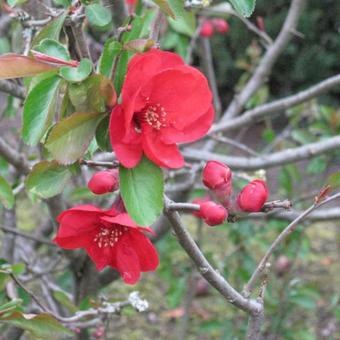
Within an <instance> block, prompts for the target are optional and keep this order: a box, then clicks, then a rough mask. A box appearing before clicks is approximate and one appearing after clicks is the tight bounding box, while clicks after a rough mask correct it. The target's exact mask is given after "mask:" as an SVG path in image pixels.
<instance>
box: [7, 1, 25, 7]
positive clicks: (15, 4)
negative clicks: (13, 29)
mask: <svg viewBox="0 0 340 340" xmlns="http://www.w3.org/2000/svg"><path fill="white" fill-rule="evenodd" d="M25 2H27V0H7V3H8V5H9V6H10V7H15V6H17V5H22V4H24V3H25Z"/></svg>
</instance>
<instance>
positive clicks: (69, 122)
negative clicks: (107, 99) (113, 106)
mask: <svg viewBox="0 0 340 340" xmlns="http://www.w3.org/2000/svg"><path fill="white" fill-rule="evenodd" d="M103 117H104V115H102V114H98V113H88V112H77V113H74V114H72V115H71V116H70V117H67V118H65V119H63V120H61V121H60V122H58V123H57V124H56V125H55V126H54V127H53V129H52V131H51V132H50V134H49V136H48V138H47V141H46V144H45V146H46V148H47V150H48V151H49V152H50V153H51V154H52V156H53V157H54V158H55V159H56V160H57V161H58V162H59V163H61V164H71V163H74V162H76V161H77V160H78V159H79V158H80V157H82V156H83V155H84V153H85V151H86V150H87V148H88V146H89V145H90V143H91V140H92V138H93V137H94V134H95V131H96V128H97V126H98V124H99V122H100V121H101V119H102V118H103Z"/></svg>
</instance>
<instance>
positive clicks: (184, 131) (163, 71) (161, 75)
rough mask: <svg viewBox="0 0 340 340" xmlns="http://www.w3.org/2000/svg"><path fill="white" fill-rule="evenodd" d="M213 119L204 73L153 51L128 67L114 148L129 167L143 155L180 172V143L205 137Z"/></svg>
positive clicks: (114, 118)
mask: <svg viewBox="0 0 340 340" xmlns="http://www.w3.org/2000/svg"><path fill="white" fill-rule="evenodd" d="M213 118H214V109H213V105H212V94H211V91H210V89H209V86H208V81H207V79H206V78H205V77H204V75H203V74H202V73H201V72H199V71H198V70H196V69H195V68H193V67H190V66H187V65H185V64H184V61H183V60H182V58H180V57H179V56H178V55H177V54H175V53H171V52H164V51H160V50H157V49H151V50H149V51H148V52H146V53H144V54H137V55H135V56H134V57H133V58H132V59H131V61H130V62H129V64H128V70H127V74H126V78H125V81H124V84H123V88H122V93H121V104H119V105H117V106H115V107H114V109H113V110H112V113H111V119H110V140H111V145H112V148H113V150H114V152H115V154H116V157H117V158H118V160H119V161H120V162H121V164H122V165H123V166H125V167H127V168H133V167H134V166H136V165H137V164H138V162H139V161H140V159H141V158H142V155H143V153H144V154H145V155H146V156H147V157H148V158H149V159H150V160H151V161H152V162H154V163H155V164H157V165H158V166H160V167H166V168H180V167H182V166H183V165H184V159H183V156H182V155H181V153H180V152H179V149H178V146H177V144H178V143H187V142H193V141H195V140H198V139H199V138H201V137H202V136H204V135H205V134H206V133H207V131H208V130H209V128H210V126H211V124H212V122H213Z"/></svg>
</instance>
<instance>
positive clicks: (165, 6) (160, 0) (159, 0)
mask: <svg viewBox="0 0 340 340" xmlns="http://www.w3.org/2000/svg"><path fill="white" fill-rule="evenodd" d="M152 1H153V2H154V3H155V4H156V5H158V6H159V8H160V9H161V10H162V12H164V13H165V14H167V15H169V16H170V17H172V18H174V19H175V17H176V16H175V13H174V11H173V9H172V8H171V6H170V5H169V2H168V1H167V0H152Z"/></svg>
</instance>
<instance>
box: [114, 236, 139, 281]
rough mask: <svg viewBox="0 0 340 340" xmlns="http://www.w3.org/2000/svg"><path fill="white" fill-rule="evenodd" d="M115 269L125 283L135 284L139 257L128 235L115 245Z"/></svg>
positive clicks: (137, 276)
mask: <svg viewBox="0 0 340 340" xmlns="http://www.w3.org/2000/svg"><path fill="white" fill-rule="evenodd" d="M116 260H117V268H116V269H117V270H118V271H119V273H120V275H121V276H122V278H123V280H124V281H125V283H127V284H135V283H136V282H137V281H138V280H139V279H140V272H141V270H140V265H139V259H138V256H137V254H136V252H135V251H134V249H133V248H132V247H131V244H130V238H129V235H128V234H126V235H125V236H123V237H122V238H121V240H120V241H119V242H118V245H117V257H116Z"/></svg>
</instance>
